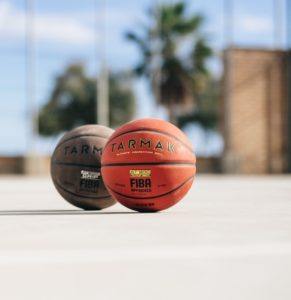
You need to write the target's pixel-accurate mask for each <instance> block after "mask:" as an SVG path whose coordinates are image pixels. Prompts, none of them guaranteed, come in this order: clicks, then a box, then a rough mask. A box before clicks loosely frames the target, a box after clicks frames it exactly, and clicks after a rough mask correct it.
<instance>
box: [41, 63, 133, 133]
mask: <svg viewBox="0 0 291 300" xmlns="http://www.w3.org/2000/svg"><path fill="white" fill-rule="evenodd" d="M95 99H96V79H95V78H90V77H88V76H87V75H86V74H85V70H84V67H83V66H82V65H80V64H74V65H70V66H69V67H68V68H67V69H66V70H65V71H64V73H63V74H61V75H60V76H58V77H57V78H56V81H55V86H54V88H53V91H52V94H51V95H50V97H49V101H48V102H47V103H46V104H45V105H44V106H43V107H42V109H41V110H40V114H39V130H40V133H41V134H42V135H44V136H50V135H55V134H58V133H60V132H63V131H65V130H70V129H72V128H73V127H76V126H79V125H83V124H94V123H96V100H95ZM109 103H110V125H111V126H112V127H115V126H119V125H121V124H122V123H124V122H127V121H129V120H130V119H131V118H132V115H133V113H134V110H135V101H134V96H133V92H132V90H131V89H130V87H129V86H128V82H126V80H125V79H124V76H121V75H116V74H115V75H113V76H111V77H110V80H109Z"/></svg>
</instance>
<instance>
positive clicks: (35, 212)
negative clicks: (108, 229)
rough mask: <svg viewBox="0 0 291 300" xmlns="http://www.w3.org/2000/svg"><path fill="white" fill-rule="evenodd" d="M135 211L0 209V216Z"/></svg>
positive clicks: (103, 213)
mask: <svg viewBox="0 0 291 300" xmlns="http://www.w3.org/2000/svg"><path fill="white" fill-rule="evenodd" d="M137 213H138V212H137V211H96V210H91V211H84V210H58V209H55V210H54V209H51V210H42V209H36V210H2V211H0V216H42V215H52V216H57V215H61V216H66V215H127V214H137Z"/></svg>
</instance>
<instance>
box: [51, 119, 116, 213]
mask: <svg viewBox="0 0 291 300" xmlns="http://www.w3.org/2000/svg"><path fill="white" fill-rule="evenodd" d="M112 133H113V130H112V129H110V128H108V127H104V126H100V125H85V126H81V127H78V128H76V129H74V130H72V131H70V132H68V133H66V134H65V135H64V136H63V137H62V139H61V140H60V142H59V143H58V145H57V146H56V149H55V151H54V153H53V155H52V158H51V177H52V180H53V183H54V185H55V187H56V189H57V190H58V192H59V193H60V194H61V195H62V196H63V198H64V199H66V200H67V201H68V202H70V203H71V204H73V205H75V206H77V207H80V208H83V209H91V210H95V209H97V210H98V209H103V208H106V207H109V206H111V205H113V204H114V203H115V200H114V199H113V198H112V197H111V195H110V194H109V193H108V191H107V189H106V187H105V186H104V183H103V180H102V176H101V172H100V167H101V154H102V151H103V147H104V146H105V144H106V142H107V140H108V138H109V137H110V135H111V134H112Z"/></svg>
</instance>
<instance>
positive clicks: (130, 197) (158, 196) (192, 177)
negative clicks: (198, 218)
mask: <svg viewBox="0 0 291 300" xmlns="http://www.w3.org/2000/svg"><path fill="white" fill-rule="evenodd" d="M191 179H194V176H191V177H189V178H188V179H187V180H186V181H184V182H183V183H182V184H180V185H179V186H178V187H176V188H174V189H173V190H171V191H169V192H167V193H164V194H161V195H157V196H153V197H132V196H127V195H124V194H122V193H119V192H117V191H115V190H113V189H112V188H111V187H110V186H108V185H106V187H107V188H108V189H109V190H110V191H112V192H114V193H116V194H118V195H120V196H122V197H125V198H129V199H141V200H143V199H155V198H160V197H164V196H166V195H169V194H171V193H173V192H175V191H177V190H179V189H180V188H181V187H182V186H184V185H185V184H186V183H187V182H188V181H190V180H191Z"/></svg>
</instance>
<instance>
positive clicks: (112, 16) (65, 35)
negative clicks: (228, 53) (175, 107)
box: [0, 0, 281, 155]
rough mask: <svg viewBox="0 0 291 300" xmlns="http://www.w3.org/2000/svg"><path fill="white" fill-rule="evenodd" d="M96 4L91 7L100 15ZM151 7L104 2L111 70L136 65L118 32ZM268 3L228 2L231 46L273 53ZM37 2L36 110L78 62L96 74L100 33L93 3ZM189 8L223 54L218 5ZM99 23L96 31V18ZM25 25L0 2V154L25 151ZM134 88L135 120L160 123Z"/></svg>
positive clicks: (140, 85) (18, 6)
mask: <svg viewBox="0 0 291 300" xmlns="http://www.w3.org/2000/svg"><path fill="white" fill-rule="evenodd" d="M279 1H281V0H279ZM100 2H101V1H100ZM100 2H98V4H97V5H98V7H100V9H101V4H100ZM154 2H155V1H153V0H139V1H134V0H124V1H118V0H108V1H107V3H108V7H107V11H108V14H107V36H108V38H107V43H106V49H107V59H108V64H109V67H110V69H111V70H123V69H130V68H131V67H132V66H133V65H134V64H135V63H136V62H137V61H138V58H139V56H138V52H137V50H136V48H135V47H134V45H131V44H130V43H128V42H127V41H126V40H125V39H124V33H125V31H127V30H128V29H132V28H134V27H136V26H138V24H139V23H140V22H141V21H142V20H143V19H144V10H145V9H146V8H147V7H149V5H151V4H152V3H154ZM160 2H166V1H162V0H160ZM273 2H274V1H273V0H256V1H253V0H234V7H235V9H234V20H235V23H234V42H235V44H236V45H240V46H258V47H272V46H273ZM35 3H36V7H35V10H36V20H35V21H36V36H37V39H36V57H37V60H36V82H35V83H36V100H37V102H38V104H39V106H41V105H42V104H43V103H45V102H46V101H47V99H48V95H49V92H50V91H51V89H52V86H53V82H54V78H55V76H57V75H58V74H59V73H60V72H62V70H63V69H64V67H65V66H66V65H67V64H68V63H70V62H73V61H76V60H78V61H82V62H84V63H85V65H86V67H87V69H88V72H89V73H90V74H95V73H96V72H97V71H98V67H99V66H98V61H96V51H97V53H98V51H99V45H100V44H101V42H100V38H99V37H98V35H99V32H98V30H97V37H96V34H95V32H96V31H95V27H94V26H95V23H94V0H86V1H80V0H50V1H48V0H47V1H44V0H35ZM188 4H189V13H192V12H200V13H202V14H203V15H204V16H205V20H206V21H205V27H204V31H205V33H206V34H207V36H208V37H209V41H210V42H211V44H212V45H213V47H214V48H215V49H216V50H217V51H220V50H221V49H222V48H223V5H222V0H193V1H188ZM98 22H99V24H101V22H102V19H101V18H100V20H99V21H98ZM24 26H25V1H24V0H10V1H9V0H0V66H1V68H0V137H1V142H2V143H1V144H0V155H5V154H21V153H24V152H25V151H26V149H27V145H26V140H27V139H26V138H27V122H26V119H27V118H26V114H25V111H26V94H25V88H26V85H25V43H24V42H25V35H24ZM100 26H101V25H100ZM96 41H97V44H96ZM96 45H97V47H96ZM209 64H210V67H211V69H212V70H213V72H214V73H215V74H219V73H220V71H221V63H220V61H219V59H218V58H216V59H212V60H211V61H210V62H209ZM134 89H135V93H136V97H137V100H138V109H137V114H136V116H137V117H146V116H155V117H163V118H166V114H165V112H164V110H163V109H162V108H160V109H156V107H155V105H154V103H153V99H152V97H151V95H150V92H149V90H148V86H147V84H146V83H145V82H144V81H143V80H137V81H136V82H135V84H134ZM197 132H198V133H197ZM197 132H196V133H193V138H194V139H199V135H201V134H200V133H199V130H198V131H197ZM53 145H54V142H52V141H51V140H49V141H44V140H41V141H39V142H38V148H39V150H40V151H49V150H51V148H52V147H53Z"/></svg>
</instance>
